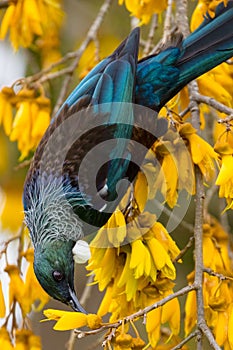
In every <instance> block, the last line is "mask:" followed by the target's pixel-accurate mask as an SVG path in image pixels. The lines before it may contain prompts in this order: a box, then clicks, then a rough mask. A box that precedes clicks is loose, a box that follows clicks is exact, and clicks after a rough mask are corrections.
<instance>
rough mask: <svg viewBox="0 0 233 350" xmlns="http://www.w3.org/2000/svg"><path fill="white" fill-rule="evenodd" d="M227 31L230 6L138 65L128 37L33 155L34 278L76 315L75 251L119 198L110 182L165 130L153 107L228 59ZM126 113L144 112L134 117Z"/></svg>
mask: <svg viewBox="0 0 233 350" xmlns="http://www.w3.org/2000/svg"><path fill="white" fill-rule="evenodd" d="M232 28H233V1H229V2H228V4H227V6H226V7H224V5H223V4H220V5H219V6H218V7H217V9H216V15H215V18H214V19H211V18H210V17H209V15H208V14H207V15H206V18H205V20H204V22H203V24H202V25H201V26H200V27H199V28H198V29H197V30H196V31H195V32H193V33H192V34H190V35H189V36H188V37H187V38H186V39H184V40H181V41H180V42H179V43H178V44H177V45H176V46H170V47H168V48H166V49H164V50H163V51H162V52H160V53H159V54H157V55H151V56H149V57H145V58H144V59H142V60H141V61H138V46H139V28H136V29H134V30H133V31H132V32H131V33H130V35H129V36H128V37H127V38H126V39H125V40H124V41H123V42H122V43H121V44H120V46H119V47H118V48H117V49H116V50H115V51H114V52H113V54H112V55H110V56H109V57H107V58H106V59H104V60H103V61H101V62H100V63H99V64H98V65H97V66H96V67H95V68H94V69H93V70H92V71H91V72H90V73H89V74H88V75H87V76H86V77H85V78H84V79H83V80H82V81H81V83H80V84H79V85H78V86H77V87H76V88H75V89H74V90H73V92H72V93H71V94H70V96H69V97H68V98H67V100H66V101H65V102H64V104H63V106H62V108H61V109H60V111H59V113H58V114H57V115H56V117H55V118H54V119H53V120H52V122H51V124H50V126H49V128H48V129H47V131H46V133H45V134H44V136H43V138H42V140H41V142H40V144H39V146H38V148H37V150H36V152H35V155H34V159H33V161H32V163H31V166H30V169H29V171H28V174H27V178H26V181H25V186H24V196H23V201H24V210H25V222H26V225H27V226H28V228H29V231H30V235H31V239H32V242H33V245H34V248H35V259H34V270H35V274H36V276H37V278H38V280H39V282H40V284H41V285H42V287H43V288H44V289H45V290H46V292H47V293H48V294H49V295H50V296H52V297H53V298H55V299H58V300H60V301H62V302H63V303H66V304H69V305H70V306H71V307H72V308H73V309H74V310H76V311H81V312H85V310H84V309H83V308H82V306H81V305H80V304H79V302H78V299H77V297H76V294H75V291H74V262H73V255H72V249H73V247H74V245H75V243H76V241H77V240H79V239H80V238H82V237H83V236H84V235H87V234H89V233H91V232H95V231H96V230H97V229H98V228H99V227H101V226H102V225H104V224H105V223H106V222H107V220H108V218H109V217H110V215H111V213H112V212H113V211H114V210H115V208H116V205H117V203H118V202H119V200H120V199H121V198H122V196H123V195H124V193H125V191H126V189H127V184H126V186H124V184H122V183H121V186H118V183H119V181H120V180H122V179H128V180H129V181H133V180H134V178H135V176H136V174H137V172H138V170H139V168H140V163H141V162H142V160H143V157H144V155H145V151H144V149H148V148H150V147H151V146H152V144H153V142H154V141H155V140H156V138H157V137H160V136H161V135H163V134H164V133H165V132H166V130H167V123H166V121H165V120H164V119H157V112H158V111H159V110H160V109H161V107H162V106H164V105H165V104H166V102H168V101H169V100H170V99H171V98H172V97H173V96H174V95H175V94H176V93H178V92H179V91H180V90H181V89H182V88H183V87H184V86H185V85H186V84H187V83H188V82H190V81H191V80H193V79H195V78H197V77H198V76H200V75H202V74H203V73H205V72H207V71H209V70H210V69H212V68H214V67H215V66H217V65H218V64H220V63H222V62H224V61H226V60H227V59H229V58H231V57H232V56H233V30H232ZM132 104H136V105H140V106H143V107H140V106H139V107H138V108H139V111H140V112H139V113H136V112H135V111H136V109H137V107H135V106H134V105H132ZM146 107H148V108H149V109H148V108H146ZM142 108H143V109H142ZM144 121H145V122H144ZM135 144H136V145H137V144H142V145H143V146H144V147H143V149H142V150H141V149H140V150H138V149H137V147H136V146H135ZM106 145H110V146H109V147H108V146H106ZM97 146H98V147H99V150H98V152H97V153H94V157H93V156H92V157H91V154H92V152H91V151H92V150H93V149H95V148H96V147H97ZM96 154H97V156H96ZM89 155H90V158H88V157H89ZM98 155H100V156H99V159H98ZM84 159H87V161H86V163H85V162H84ZM103 160H105V161H103ZM99 161H100V163H101V164H100V165H101V166H100V168H99V169H98V171H97V172H95V168H96V164H97V163H98V162H99ZM83 162H84V163H85V166H83V169H82V171H81V170H80V169H81V165H82V163H83ZM93 173H94V174H95V175H97V176H96V178H95V181H94V187H96V192H95V193H94V192H93V189H92V187H93V183H92V176H91V175H92V174H93ZM80 174H81V175H80ZM117 186H118V188H117Z"/></svg>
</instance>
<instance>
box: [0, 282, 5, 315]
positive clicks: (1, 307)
mask: <svg viewBox="0 0 233 350" xmlns="http://www.w3.org/2000/svg"><path fill="white" fill-rule="evenodd" d="M5 314H6V306H5V299H4V295H3V291H2V282H1V281H0V318H3V317H4V316H5Z"/></svg>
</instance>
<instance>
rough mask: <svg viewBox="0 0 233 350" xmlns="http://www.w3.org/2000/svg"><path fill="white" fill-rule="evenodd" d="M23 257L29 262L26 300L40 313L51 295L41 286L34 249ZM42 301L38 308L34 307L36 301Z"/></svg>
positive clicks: (25, 292)
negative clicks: (34, 266) (35, 267)
mask: <svg viewBox="0 0 233 350" xmlns="http://www.w3.org/2000/svg"><path fill="white" fill-rule="evenodd" d="M23 256H24V257H25V258H26V260H27V261H28V262H29V266H28V269H27V273H26V278H25V291H24V298H25V299H26V300H27V301H28V303H29V304H30V305H31V306H32V308H33V310H34V311H40V310H42V308H43V307H44V306H45V304H47V303H48V302H49V299H50V298H49V295H48V294H47V293H46V292H45V291H44V289H43V288H42V287H41V286H40V284H39V282H38V280H37V278H36V276H35V273H34V269H33V260H34V253H33V249H32V248H30V249H28V250H27V251H26V252H25V253H24V254H23ZM38 300H39V301H40V303H39V304H38V306H37V307H35V306H34V303H35V302H36V301H38Z"/></svg>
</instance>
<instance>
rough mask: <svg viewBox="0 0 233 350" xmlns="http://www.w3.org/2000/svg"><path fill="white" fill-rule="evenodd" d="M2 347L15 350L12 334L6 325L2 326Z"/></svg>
mask: <svg viewBox="0 0 233 350" xmlns="http://www.w3.org/2000/svg"><path fill="white" fill-rule="evenodd" d="M0 349H4V350H13V349H14V347H13V345H12V343H11V340H10V335H9V333H8V331H7V329H6V328H5V327H1V328H0Z"/></svg>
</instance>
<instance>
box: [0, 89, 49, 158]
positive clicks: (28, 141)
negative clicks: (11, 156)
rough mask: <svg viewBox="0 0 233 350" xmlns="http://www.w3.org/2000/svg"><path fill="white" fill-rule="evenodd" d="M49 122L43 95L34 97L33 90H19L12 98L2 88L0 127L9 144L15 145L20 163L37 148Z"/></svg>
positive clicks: (47, 106)
mask: <svg viewBox="0 0 233 350" xmlns="http://www.w3.org/2000/svg"><path fill="white" fill-rule="evenodd" d="M14 110H16V112H15V116H14ZM49 122H50V100H49V99H48V98H47V97H45V96H44V93H43V92H42V93H40V94H36V91H35V90H34V89H28V88H22V89H21V90H20V91H19V92H18V93H17V94H16V93H15V92H14V90H13V89H12V88H9V87H3V88H2V90H1V91H0V124H2V125H3V127H4V130H5V132H6V134H7V135H8V136H9V137H10V140H11V141H17V142H18V148H19V151H20V152H21V157H20V159H21V160H22V159H24V158H25V157H27V155H28V154H29V152H30V151H31V150H34V149H35V147H36V146H37V145H38V143H39V141H40V139H41V137H42V135H43V134H44V132H45V130H46V129H47V127H48V125H49Z"/></svg>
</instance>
